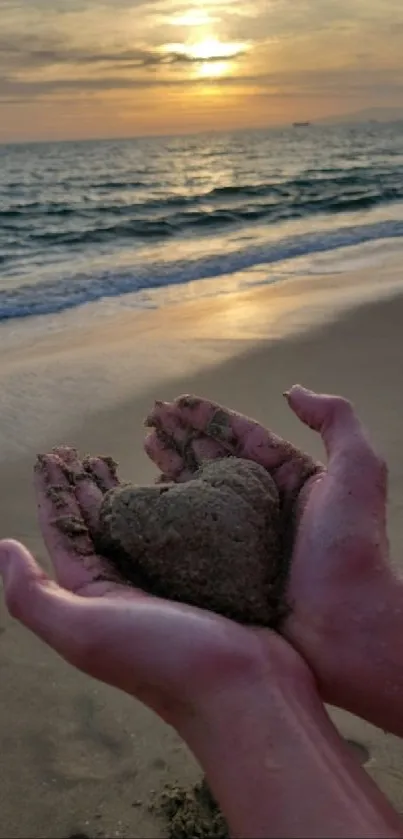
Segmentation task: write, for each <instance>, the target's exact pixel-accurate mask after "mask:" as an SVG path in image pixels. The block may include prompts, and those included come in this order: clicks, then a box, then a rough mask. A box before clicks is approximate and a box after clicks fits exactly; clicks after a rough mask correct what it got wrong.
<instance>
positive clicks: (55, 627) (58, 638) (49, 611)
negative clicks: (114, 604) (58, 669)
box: [0, 539, 82, 666]
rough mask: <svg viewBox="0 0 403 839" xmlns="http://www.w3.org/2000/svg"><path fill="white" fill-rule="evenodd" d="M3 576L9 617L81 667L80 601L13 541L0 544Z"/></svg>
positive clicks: (0, 564)
mask: <svg viewBox="0 0 403 839" xmlns="http://www.w3.org/2000/svg"><path fill="white" fill-rule="evenodd" d="M0 576H1V577H2V579H3V586H4V595H5V601H6V605H7V608H8V611H9V612H10V615H11V616H12V617H13V618H15V619H16V620H18V621H20V623H22V624H23V625H24V626H26V627H27V629H30V630H31V632H33V633H34V634H35V635H37V636H38V637H39V638H41V639H42V641H45V643H47V644H48V645H49V646H50V647H53V649H55V650H56V652H58V653H59V654H60V655H61V656H63V658H65V659H67V660H68V661H70V662H71V663H73V664H77V666H79V665H78V663H77V660H79V659H80V655H81V647H82V633H80V621H79V620H77V615H76V612H77V605H76V601H77V600H78V598H76V597H75V596H74V595H72V594H70V592H67V591H64V590H63V589H61V588H60V587H59V586H58V585H57V583H55V582H54V581H53V580H51V579H50V578H49V577H48V576H47V575H46V574H45V572H44V571H43V570H42V568H41V567H40V566H39V565H38V563H37V562H36V560H35V559H34V557H33V556H32V554H30V552H29V551H28V550H27V548H25V547H24V545H21V544H20V543H19V542H14V541H13V540H11V539H6V540H3V541H1V542H0ZM78 611H79V610H78Z"/></svg>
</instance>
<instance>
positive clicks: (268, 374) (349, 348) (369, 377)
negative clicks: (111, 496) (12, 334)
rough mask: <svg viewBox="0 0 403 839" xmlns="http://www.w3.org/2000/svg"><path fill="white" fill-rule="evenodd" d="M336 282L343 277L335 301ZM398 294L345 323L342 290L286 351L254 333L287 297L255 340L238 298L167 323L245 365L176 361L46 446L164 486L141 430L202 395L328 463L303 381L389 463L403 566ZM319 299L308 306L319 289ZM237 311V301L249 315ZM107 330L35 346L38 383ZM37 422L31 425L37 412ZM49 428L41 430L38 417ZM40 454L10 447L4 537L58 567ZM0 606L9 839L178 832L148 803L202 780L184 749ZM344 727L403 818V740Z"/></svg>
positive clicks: (1, 827)
mask: <svg viewBox="0 0 403 839" xmlns="http://www.w3.org/2000/svg"><path fill="white" fill-rule="evenodd" d="M395 270H396V266H395ZM338 281H339V280H338V278H337V277H335V278H334V290H335V289H337V283H338ZM362 281H363V278H362V277H361V279H360V276H359V272H357V273H356V275H354V277H353V276H351V277H350V285H349V284H348V281H347V280H345V278H344V280H343V282H344V290H345V289H346V288H348V287H350V288H351V287H352V286H353V285H354V284H355V286H354V287H356V288H357V289H358V288H359V286H360V284H361V282H362ZM326 282H328V279H327V280H326ZM331 286H332V283H331V282H330V285H328V288H331ZM397 287H398V282H397V280H396V287H395V288H394V290H395V294H394V297H393V299H392V298H391V299H383V300H380V299H378V300H376V301H375V300H373V301H372V302H371V303H366V304H365V305H363V306H361V307H359V308H354V310H352V311H351V312H349V313H346V312H344V313H342V312H341V311H338V310H339V309H343V308H344V309H345V308H346V306H341V307H340V306H339V305H338V306H336V302H337V303H340V300H341V299H342V293H341V292H340V295H339V296H338V295H337V294H336V291H335V292H334V301H335V302H334V307H333V308H334V311H333V314H336V313H337V314H338V318H337V319H336V320H334V321H332V322H327V321H325V320H323V319H322V320H323V322H322V323H321V317H319V316H318V318H317V319H316V325H315V328H312V329H309V330H305V331H301V330H300V329H299V328H298V326H301V319H300V320H298V318H294V317H292V318H291V320H292V322H293V329H292V330H284V334H285V337H283V338H282V339H281V340H280V337H281V329H280V327H279V328H278V330H277V332H276V334H275V340H270V341H269V340H267V338H266V340H264V331H263V330H262V329H261V330H260V331H259V334H253V329H252V328H251V326H250V324H251V323H252V324H253V312H254V311H255V312H256V313H258V312H261V310H262V308H263V305H264V304H265V305H266V307H267V306H270V307H271V311H273V307H274V305H275V301H276V300H278V298H279V295H280V296H281V294H283V298H284V294H286V292H284V291H283V292H280V291H278V290H275V289H264V290H262V289H255V290H253V291H248V292H245V295H247V296H246V297H245V296H244V298H243V299H244V306H246V308H247V307H248V306H249V308H250V309H251V317H250V318H249V321H248V323H249V329H248V330H247V329H246V327H245V329H244V326H245V323H246V321H245V322H244V323H243V325H242V324H241V326H240V321H239V317H238V321H237V320H236V318H235V319H234V318H233V317H231V311H232V313H233V312H234V311H235V309H234V306H233V307H232V309H231V301H230V300H229V299H228V298H225V300H221V301H214V300H207V301H205V302H204V303H203V304H201V305H200V306H197V305H196V304H189V305H187V306H184V307H177V308H176V309H175V310H171V311H170V313H168V314H169V318H168V320H169V323H170V324H171V327H170V328H171V330H172V334H173V335H174V333H175V330H177V329H178V327H180V328H181V329H182V335H186V334H187V335H188V337H189V336H191V335H195V336H198V337H199V338H200V339H203V338H205V337H206V335H211V328H212V327H211V324H212V322H213V321H214V318H215V323H216V331H217V335H220V334H221V336H222V341H223V346H224V343H225V342H227V343H226V352H227V350H228V354H229V350H230V349H231V352H232V353H233V352H234V351H236V352H237V353H238V354H237V355H236V356H235V357H232V358H231V359H230V360H226V361H224V362H223V363H220V364H219V365H218V366H217V365H215V366H213V365H212V364H211V357H210V356H209V364H208V366H207V367H206V369H198V370H197V372H189V371H188V372H186V374H183V375H180V376H176V378H172V375H171V377H170V376H169V375H168V374H169V373H171V374H172V371H173V372H174V373H175V370H176V369H177V368H176V366H175V365H172V367H171V368H170V367H169V358H168V359H167V375H166V377H165V381H162V378H163V376H162V375H159V381H158V376H156V378H155V381H153V382H152V383H151V384H150V386H149V387H148V388H147V384H146V383H144V377H143V379H142V386H141V388H138V389H137V392H136V395H131V396H129V395H126V396H125V398H124V399H123V397H122V398H121V400H120V401H119V404H117V405H116V406H115V407H104V408H102V409H99V410H98V409H97V411H96V413H93V414H91V413H89V412H87V413H86V414H85V415H83V417H82V419H80V421H79V422H75V423H74V422H72V421H71V419H70V414H69V419H68V428H67V427H64V426H63V428H60V430H58V427H57V423H56V424H49V428H47V427H46V426H45V427H43V422H42V428H41V429H40V432H41V434H42V437H41V441H40V442H41V448H49V447H50V446H51V445H53V444H55V443H63V442H69V443H72V444H74V445H77V446H78V447H79V448H80V449H82V450H83V451H90V452H93V453H97V452H104V453H109V454H112V455H113V456H114V457H115V458H116V459H117V460H118V461H119V462H120V464H121V473H122V476H123V477H125V478H127V479H131V480H133V481H136V482H137V481H138V482H147V481H150V480H153V478H154V475H155V470H154V468H153V466H152V465H151V464H150V463H149V462H148V461H147V459H146V457H145V455H144V454H143V451H142V441H143V436H144V431H143V428H142V420H143V418H144V417H145V415H146V413H147V411H148V409H149V407H150V405H151V404H152V402H153V400H154V399H155V398H162V399H171V398H173V397H175V396H177V395H179V394H180V393H185V392H192V393H197V394H199V395H201V396H208V397H210V398H212V399H215V400H218V401H220V402H222V403H223V404H226V405H228V406H231V407H233V408H236V409H238V410H241V411H243V412H245V413H248V414H250V415H251V416H253V417H255V418H257V419H258V420H261V421H262V422H264V423H265V424H267V425H270V426H271V427H272V428H273V429H274V430H275V431H277V432H278V433H280V434H282V435H283V436H285V437H288V438H289V439H291V440H292V441H293V442H294V443H296V444H297V445H300V446H302V447H303V448H306V449H307V450H309V451H310V452H311V453H313V454H314V455H316V456H322V447H321V443H320V441H319V440H318V439H317V437H316V436H315V435H314V434H313V433H311V432H310V431H309V430H307V429H306V428H303V427H302V426H301V425H300V424H299V423H298V421H297V420H296V419H295V417H293V415H292V414H291V413H290V411H289V409H288V408H287V406H286V404H285V402H284V399H283V397H282V395H281V394H282V392H283V391H284V389H286V388H287V387H289V386H290V385H292V384H293V383H295V382H300V383H302V384H305V385H306V386H308V387H312V388H313V389H316V390H319V391H322V390H325V391H331V392H335V393H340V394H343V395H345V396H347V397H349V398H351V399H352V400H353V401H354V403H355V405H356V407H357V410H358V411H359V413H360V415H361V417H362V419H363V420H364V421H365V423H366V424H367V425H368V427H369V429H370V431H371V434H372V438H373V440H374V442H375V444H376V446H377V448H378V449H379V450H380V451H381V452H382V453H383V454H384V456H385V457H386V459H387V461H388V464H389V468H390V503H389V532H390V538H391V546H392V556H393V561H394V562H396V563H397V564H398V565H399V564H401V563H402V562H403V559H402V557H403V553H402V547H403V515H402V513H403V509H402V508H403V389H402V386H401V382H402V377H403V353H402V351H401V349H402V324H403V296H399V295H398V294H397V293H396V288H397ZM290 289H291V287H290ZM289 293H290V294H292V289H291V290H290V291H289ZM294 294H296V292H295V289H294ZM307 294H308V301H309V289H308V291H307ZM379 296H380V295H379V294H378V297H379ZM356 297H357V299H355V298H354V300H352V299H349V300H347V303H349V304H351V303H353V302H354V303H357V301H358V299H359V295H358V293H357V295H356ZM309 305H310V304H309V302H308V303H306V310H305V311H308V310H309ZM331 305H332V306H333V304H331ZM240 307H241V303H240V301H239V299H238V302H237V307H236V308H237V311H238V313H239V311H240ZM241 308H242V307H241ZM319 309H320V307H319ZM319 309H318V312H319V314H321V312H322V310H321V309H320V311H319ZM244 311H245V310H244ZM292 311H293V310H292V306H291V307H290V309H289V313H291V314H292ZM291 314H290V317H291ZM328 314H329V312H328ZM165 317H166V318H167V314H166V313H165ZM244 317H246V315H244ZM142 324H143V327H142V328H143V329H144V334H147V335H149V334H150V332H152V330H153V329H154V331H155V334H156V335H157V337H158V335H159V334H160V333H162V331H163V314H161V313H158V312H151V313H149V314H148V313H147V314H146V315H144V316H143V317H142V318H140V319H139V318H137V317H136V316H135V315H132V316H131V315H127V316H126V317H125V318H124V319H123V321H121V322H120V324H119V328H117V327H116V324H115V325H114V324H113V323H112V322H111V323H110V325H109V322H108V325H106V323H105V329H106V332H105V333H104V338H103V342H104V345H105V344H106V345H107V346H108V347H109V345H110V347H112V346H113V343H114V341H116V342H119V341H122V340H124V341H126V346H128V345H129V344H130V340H132V339H133V340H134V338H133V336H134V334H135V335H136V340H138V339H139V330H140V338H141V325H142ZM225 324H226V326H225ZM304 325H306V324H304ZM294 327H295V328H294ZM125 330H126V332H125ZM209 330H210V332H209ZM240 330H241V332H242V340H241V339H240V337H239V333H240ZM95 332H96V329H95V326H94V328H93V331H91V329H89V328H87V330H86V331H85V335H84V334H83V336H82V344H80V340H79V339H78V338H76V339H75V340H74V342H72V341H68V340H67V339H66V338H65V337H63V336H51V337H50V338H49V339H43V341H42V342H38V343H37V347H36V349H35V352H34V355H35V353H36V357H35V358H34V361H33V364H34V366H35V370H36V371H38V369H39V368H40V365H41V364H42V363H43V360H44V359H45V358H47V359H48V358H49V354H51V355H52V359H53V362H54V363H57V357H56V355H57V354H56V355H55V352H56V349H55V348H56V345H57V347H58V352H59V360H60V359H62V361H60V363H61V364H63V365H64V368H63V369H64V370H66V369H68V364H67V362H68V360H69V359H70V358H73V357H74V363H76V361H77V358H79V356H80V352H82V353H84V351H86V348H87V349H88V346H91V347H93V346H94V341H95V337H94V335H95ZM267 334H268V333H266V335H267ZM270 334H272V333H270ZM273 334H274V333H273ZM111 351H112V350H111ZM241 351H242V352H241ZM24 352H25V351H24V348H22V349H21V348H18V347H17V348H16V347H14V348H13V349H10V352H9V354H8V355H7V364H8V365H9V369H8V374H9V375H10V376H11V375H12V373H13V370H14V371H16V375H17V373H18V370H19V369H20V367H19V365H20V366H21V365H22V360H23V358H24V357H26V353H25V355H24ZM55 359H56V360H55ZM66 364H67V367H66ZM133 364H134V362H133ZM71 369H73V368H71ZM65 375H67V374H66V373H65ZM13 410H14V409H13ZM30 411H31V413H32V417H33V416H34V413H35V412H34V409H33V407H32V406H31V407H30ZM38 411H39V409H38ZM28 415H29V416H31V414H29V412H28ZM10 417H11V414H9V415H8V419H9V420H10ZM37 417H39V420H40V419H41V418H40V412H39V413H38V414H37ZM6 419H7V416H6ZM16 419H18V418H16ZM32 421H33V420H32ZM39 424H40V423H39ZM17 431H18V428H17ZM10 433H11V432H10ZM5 439H6V438H5ZM10 440H11V437H10ZM38 440H39V437H38ZM3 442H4V440H3ZM36 445H37V438H36V437H35V435H34V436H32V438H31V437H29V439H28V440H27V445H26V450H25V451H24V452H22V453H21V452H20V451H17V450H16V449H14V448H13V447H12V445H11V443H10V452H9V454H7V451H4V449H3V464H2V469H1V477H0V481H1V490H0V492H1V495H0V498H1V507H0V535H1V536H10V537H14V538H17V539H21V540H23V541H24V542H25V543H26V544H27V545H29V547H30V548H31V549H32V550H33V551H35V552H36V554H37V555H38V556H39V557H40V559H41V560H42V561H43V563H44V564H45V565H47V559H46V556H45V552H44V548H43V546H42V543H41V540H40V537H39V534H38V530H37V524H36V513H35V504H34V497H33V491H32V487H31V474H32V464H33V454H34V451H35V446H36ZM38 445H39V443H38ZM0 608H1V612H0V682H1V689H0V812H1V824H0V837H6V836H7V837H12V839H17V838H18V839H21V837H33V839H38V837H69V836H74V834H85V835H87V836H89V837H96V836H99V837H101V836H118V837H140V836H144V837H158V836H164V835H166V827H165V825H164V823H163V821H161V819H160V818H159V817H158V816H157V815H156V814H155V813H152V812H150V810H149V804H150V801H151V800H152V797H153V794H154V793H155V792H157V793H158V791H160V790H162V788H163V786H164V784H165V783H166V782H176V781H178V782H179V783H181V784H185V785H188V784H192V783H193V782H194V781H195V780H197V778H198V777H199V769H198V767H197V766H196V764H195V762H194V761H193V759H192V758H191V756H190V755H189V754H188V752H187V750H186V748H185V747H184V745H183V744H182V743H181V742H180V741H179V739H178V738H177V737H176V736H175V734H174V733H173V732H172V731H170V730H169V729H168V728H167V727H166V726H165V725H164V724H163V723H161V722H160V721H159V720H157V719H156V717H155V716H154V715H153V714H151V713H150V712H148V711H147V710H146V709H144V708H143V707H142V706H141V705H140V704H138V703H137V702H134V701H133V700H131V699H129V698H128V697H126V696H124V695H123V694H120V693H118V692H117V691H114V690H112V689H110V688H108V687H106V686H104V685H102V684H98V683H96V682H94V681H92V680H90V679H89V678H87V677H85V676H83V675H82V674H80V673H78V672H75V671H74V670H73V669H72V668H71V667H69V666H68V665H67V664H64V663H63V662H62V661H61V660H60V659H58V658H57V657H56V655H55V654H54V653H53V652H52V651H50V650H48V649H47V648H46V647H45V646H44V645H43V644H41V643H40V642H39V641H38V640H36V638H34V637H32V636H31V635H29V633H28V632H27V631H26V630H24V629H22V628H21V627H20V626H18V625H17V624H16V623H15V622H12V621H11V620H10V619H9V618H8V616H7V615H6V613H5V608H4V604H1V607H0ZM332 715H333V716H334V718H335V720H336V722H337V724H338V726H339V728H340V730H341V732H342V733H343V735H344V736H345V737H346V738H348V739H350V740H352V741H355V742H357V743H358V744H359V748H357V749H356V751H357V755H361V752H362V753H363V754H365V755H368V758H369V759H368V762H367V768H368V771H369V772H370V773H371V774H372V775H373V777H374V778H375V779H376V781H377V782H378V783H379V784H380V786H381V787H382V788H383V789H384V791H385V792H386V794H387V795H388V796H389V797H390V798H391V800H392V801H393V803H394V804H395V806H396V807H397V809H398V810H399V811H402V812H403V743H401V742H400V741H398V740H397V739H396V738H394V737H392V736H390V735H386V734H384V733H383V732H381V731H378V730H376V729H374V728H372V727H371V726H369V725H367V724H366V723H364V722H362V721H360V720H357V719H355V718H353V717H351V716H350V715H347V714H344V713H341V712H338V711H335V712H333V711H332ZM360 747H362V748H360Z"/></svg>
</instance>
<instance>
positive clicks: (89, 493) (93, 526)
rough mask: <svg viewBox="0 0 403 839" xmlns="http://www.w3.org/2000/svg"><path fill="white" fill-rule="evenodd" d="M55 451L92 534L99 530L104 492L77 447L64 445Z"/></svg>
mask: <svg viewBox="0 0 403 839" xmlns="http://www.w3.org/2000/svg"><path fill="white" fill-rule="evenodd" d="M54 453H55V454H56V455H57V456H58V457H59V458H60V460H61V461H62V462H63V465H64V466H65V467H66V469H67V473H66V474H67V477H68V479H69V481H70V482H71V483H72V484H73V486H74V494H75V498H76V501H77V504H78V507H79V511H80V514H81V516H82V518H83V520H84V523H85V525H86V526H87V528H88V530H89V533H90V535H92V534H94V533H96V532H97V530H98V526H99V513H100V510H101V505H102V500H103V497H104V496H103V493H102V491H101V490H100V488H99V486H98V484H97V481H96V479H95V476H94V475H93V474H92V473H90V472H89V471H88V470H86V469H85V468H84V464H83V461H82V460H81V459H80V457H79V456H78V452H77V450H76V449H73V448H67V447H62V448H58V449H54Z"/></svg>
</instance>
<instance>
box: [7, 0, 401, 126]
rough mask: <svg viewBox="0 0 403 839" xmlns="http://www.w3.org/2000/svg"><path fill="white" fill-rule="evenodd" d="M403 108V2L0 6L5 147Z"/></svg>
mask: <svg viewBox="0 0 403 839" xmlns="http://www.w3.org/2000/svg"><path fill="white" fill-rule="evenodd" d="M372 107H388V108H402V109H403V0H254V2H252V1H251V0H205V2H203V0H192V2H183V0H113V2H112V1H111V2H106V0H104V2H102V1H101V0H80V2H78V0H0V141H3V142H4V141H13V140H41V139H69V138H87V137H124V136H136V135H148V134H173V133H187V132H194V131H202V130H211V129H214V130H216V129H226V128H231V129H232V128H243V127H249V126H251V127H252V126H253V127H255V126H256V127H260V126H266V125H267V126H271V125H278V124H283V123H287V122H290V121H294V120H301V119H318V118H322V117H327V116H331V115H334V114H343V113H346V112H355V111H358V110H361V109H363V108H372Z"/></svg>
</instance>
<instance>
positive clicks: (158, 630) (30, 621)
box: [0, 449, 315, 736]
mask: <svg viewBox="0 0 403 839" xmlns="http://www.w3.org/2000/svg"><path fill="white" fill-rule="evenodd" d="M35 480H36V490H37V497H38V505H39V517H40V524H41V529H42V534H43V537H44V541H45V543H46V546H47V549H48V552H49V555H50V557H51V560H52V563H53V567H54V571H55V576H56V581H54V580H51V579H50V578H49V577H47V576H46V574H45V573H44V571H43V570H42V569H41V568H40V567H39V565H38V564H37V563H36V561H35V560H34V558H33V557H32V556H31V554H30V553H29V552H28V551H27V550H26V548H24V547H23V546H22V545H20V544H18V543H16V542H12V541H4V542H1V543H0V573H1V575H2V577H3V582H4V590H5V598H6V603H7V606H8V609H9V611H10V613H11V615H12V616H13V617H15V618H17V619H18V620H19V621H21V623H23V624H24V625H25V626H26V627H28V629H30V630H32V632H34V633H35V634H36V635H37V636H38V637H39V638H41V639H42V640H43V641H45V642H46V643H47V644H49V645H50V646H51V647H52V648H53V649H54V650H56V652H58V653H59V654H60V655H61V656H62V657H63V658H64V659H66V660H67V661H68V662H70V663H71V664H73V665H75V666H76V667H78V668H79V669H80V670H82V671H84V672H85V673H87V674H89V675H90V676H92V677H94V678H96V679H100V680H101V681H104V682H106V683H108V684H110V685H112V686H114V687H117V688H120V689H121V690H123V691H125V692H127V693H128V694H130V695H132V696H134V697H136V698H137V699H139V700H141V701H142V702H144V703H145V704H146V705H148V706H149V707H150V708H152V709H153V710H154V711H155V712H156V713H157V714H159V716H161V717H162V718H163V719H164V720H165V721H166V722H168V723H170V724H171V725H173V726H174V727H175V728H176V729H177V730H178V732H179V733H180V734H181V733H183V732H185V733H184V734H183V736H185V735H186V733H187V732H189V721H190V722H191V723H192V721H193V720H194V719H195V720H196V723H197V719H198V714H200V713H201V712H202V710H203V708H204V707H207V706H208V705H209V703H210V702H211V700H212V698H214V697H220V696H223V695H227V696H228V695H229V693H230V694H232V693H233V691H234V690H235V693H236V688H237V687H239V688H240V689H241V691H242V688H243V687H245V686H248V688H250V686H251V685H253V684H254V682H255V681H258V682H259V681H260V680H263V679H266V677H267V676H268V677H269V683H272V684H273V685H275V684H276V680H280V682H281V681H282V682H285V684H286V686H287V689H288V687H289V686H290V685H291V686H292V687H293V689H294V690H295V691H296V693H297V694H298V691H299V690H300V689H301V690H304V689H305V688H306V687H307V686H308V689H309V690H310V691H313V692H314V691H315V688H314V682H313V678H312V676H311V674H310V672H309V670H308V668H307V666H306V665H305V663H304V662H303V661H302V659H300V657H299V656H298V655H297V654H296V653H295V651H294V650H293V649H292V647H289V646H288V644H286V643H285V642H284V641H283V640H282V639H281V638H279V637H278V636H277V635H275V634H274V633H271V632H269V631H266V630H254V629H246V628H244V627H242V626H240V625H239V624H237V623H233V622H232V621H230V620H227V619H225V618H222V617H220V616H218V615H215V614H213V613H210V612H205V611H203V610H201V609H196V608H193V607H190V606H186V605H184V604H180V603H172V602H169V601H166V600H162V599H159V598H156V597H152V596H149V595H147V594H145V593H144V592H142V591H140V590H137V589H135V588H132V587H129V586H127V585H124V584H122V583H121V582H119V580H118V579H116V578H115V577H114V576H113V573H112V572H111V571H110V569H108V566H107V564H106V561H105V560H104V559H103V558H102V557H101V556H99V555H97V554H96V553H95V550H94V546H93V543H92V541H91V538H90V533H89V531H90V530H91V523H92V522H93V521H94V519H96V518H97V516H98V510H99V506H100V503H101V501H102V494H103V492H105V491H107V490H108V489H110V488H111V487H113V486H114V485H115V484H116V476H115V474H114V472H113V469H112V467H111V465H110V463H109V461H108V459H102V458H93V459H91V460H90V461H88V462H87V464H86V468H85V467H84V465H83V463H82V462H81V461H80V460H79V458H78V456H77V453H76V452H75V451H74V450H72V449H60V450H58V452H56V453H54V454H50V455H45V456H43V457H42V458H41V460H40V463H39V464H38V468H37V469H36V479H35ZM88 526H89V527H88ZM191 727H192V725H190V728H191Z"/></svg>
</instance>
